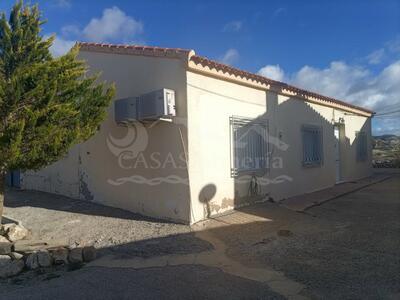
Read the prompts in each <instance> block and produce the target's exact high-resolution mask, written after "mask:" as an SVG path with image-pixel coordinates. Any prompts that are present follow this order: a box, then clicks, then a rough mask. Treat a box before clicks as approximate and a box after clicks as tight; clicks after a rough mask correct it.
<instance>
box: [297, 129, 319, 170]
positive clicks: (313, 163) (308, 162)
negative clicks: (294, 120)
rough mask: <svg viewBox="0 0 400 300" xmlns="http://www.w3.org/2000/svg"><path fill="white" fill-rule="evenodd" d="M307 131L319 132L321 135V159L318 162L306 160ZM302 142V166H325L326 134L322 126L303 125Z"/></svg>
mask: <svg viewBox="0 0 400 300" xmlns="http://www.w3.org/2000/svg"><path fill="white" fill-rule="evenodd" d="M306 131H309V132H310V131H312V132H317V133H318V134H319V150H320V153H319V157H320V159H319V160H318V161H307V160H306V144H305V138H304V136H305V133H306ZM301 142H302V150H303V153H302V154H303V155H302V165H303V167H305V168H313V167H321V166H322V165H323V164H324V134H323V128H322V126H318V125H312V124H303V125H302V126H301Z"/></svg>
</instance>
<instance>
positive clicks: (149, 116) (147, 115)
mask: <svg viewBox="0 0 400 300" xmlns="http://www.w3.org/2000/svg"><path fill="white" fill-rule="evenodd" d="M137 116H138V120H141V121H144V120H157V119H160V118H168V117H174V116H176V110H175V91H173V90H170V89H161V90H157V91H154V92H150V93H147V94H144V95H141V96H139V97H138V103H137Z"/></svg>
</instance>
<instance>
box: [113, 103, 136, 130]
mask: <svg viewBox="0 0 400 300" xmlns="http://www.w3.org/2000/svg"><path fill="white" fill-rule="evenodd" d="M114 112H115V122H116V123H117V124H124V123H132V122H135V121H136V120H137V98H136V97H131V98H125V99H119V100H116V101H115V102H114Z"/></svg>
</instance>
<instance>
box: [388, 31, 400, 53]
mask: <svg viewBox="0 0 400 300" xmlns="http://www.w3.org/2000/svg"><path fill="white" fill-rule="evenodd" d="M386 47H387V48H388V50H389V51H390V52H392V53H400V35H398V36H397V37H396V38H394V39H393V40H391V41H389V42H387V43H386Z"/></svg>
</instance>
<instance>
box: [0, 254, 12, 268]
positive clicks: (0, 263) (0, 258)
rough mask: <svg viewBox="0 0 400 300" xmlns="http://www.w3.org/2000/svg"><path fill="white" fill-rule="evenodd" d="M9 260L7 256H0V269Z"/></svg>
mask: <svg viewBox="0 0 400 300" xmlns="http://www.w3.org/2000/svg"><path fill="white" fill-rule="evenodd" d="M10 260H11V257H10V256H8V255H0V268H1V267H2V266H3V265H5V264H6V263H7V262H8V261H10Z"/></svg>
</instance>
